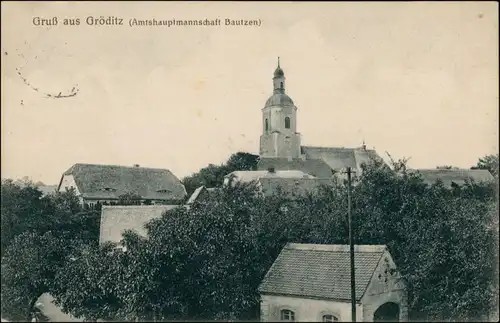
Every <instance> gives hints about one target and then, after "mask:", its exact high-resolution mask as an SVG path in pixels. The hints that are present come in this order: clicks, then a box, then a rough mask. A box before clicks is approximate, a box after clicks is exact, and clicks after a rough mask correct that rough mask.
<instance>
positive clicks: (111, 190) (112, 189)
mask: <svg viewBox="0 0 500 323" xmlns="http://www.w3.org/2000/svg"><path fill="white" fill-rule="evenodd" d="M101 191H104V192H114V191H116V189H114V188H112V187H103V188H102V189H101Z"/></svg>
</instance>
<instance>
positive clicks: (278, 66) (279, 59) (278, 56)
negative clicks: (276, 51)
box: [278, 56, 280, 67]
mask: <svg viewBox="0 0 500 323" xmlns="http://www.w3.org/2000/svg"><path fill="white" fill-rule="evenodd" d="M278 67H280V57H279V56H278Z"/></svg>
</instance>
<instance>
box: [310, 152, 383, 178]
mask: <svg viewBox="0 0 500 323" xmlns="http://www.w3.org/2000/svg"><path fill="white" fill-rule="evenodd" d="M301 150H302V153H303V154H305V155H306V158H307V159H320V160H322V161H324V162H325V163H326V164H327V165H328V166H329V167H330V168H331V169H332V170H340V169H344V168H346V167H351V168H353V169H355V170H357V171H359V172H360V171H361V165H362V164H363V163H365V164H368V163H369V162H370V161H371V160H373V159H375V160H382V158H381V157H380V156H379V155H378V154H377V152H376V151H375V150H370V149H364V148H339V147H312V146H302V147H301Z"/></svg>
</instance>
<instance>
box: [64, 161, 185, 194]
mask: <svg viewBox="0 0 500 323" xmlns="http://www.w3.org/2000/svg"><path fill="white" fill-rule="evenodd" d="M64 175H73V177H74V179H75V182H76V185H77V186H78V190H79V191H80V193H81V194H82V196H83V197H85V198H90V199H92V198H94V199H117V198H118V197H119V196H120V195H122V194H125V193H135V194H139V195H140V196H141V197H142V198H143V199H150V200H177V199H179V200H180V199H183V198H184V197H185V196H186V195H187V193H186V189H185V188H184V185H182V183H181V181H180V180H179V179H178V178H177V177H176V176H175V175H174V174H172V173H171V172H170V171H169V170H167V169H157V168H145V167H125V166H113V165H92V164H75V165H73V166H72V167H71V168H70V169H68V170H67V171H66V172H65V173H64V174H63V176H64ZM61 181H62V178H61Z"/></svg>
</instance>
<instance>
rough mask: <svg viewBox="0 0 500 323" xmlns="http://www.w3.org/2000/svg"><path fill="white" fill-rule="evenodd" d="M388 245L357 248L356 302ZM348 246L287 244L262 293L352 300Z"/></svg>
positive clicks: (261, 287) (274, 265)
mask: <svg viewBox="0 0 500 323" xmlns="http://www.w3.org/2000/svg"><path fill="white" fill-rule="evenodd" d="M386 250H387V249H386V246H385V245H355V246H354V253H355V257H354V268H355V274H356V299H357V300H360V299H361V298H362V297H363V294H364V293H365V291H366V289H367V288H368V285H369V283H370V282H371V280H372V276H373V274H374V272H375V270H376V269H377V267H378V264H379V261H380V260H381V259H382V256H383V255H384V253H385V252H386ZM350 276H351V275H350V257H349V245H321V244H296V243H288V244H287V245H286V246H285V247H284V248H283V250H282V251H281V253H280V254H279V256H278V258H276V260H275V261H274V264H273V265H272V266H271V268H270V269H269V271H268V272H267V274H266V276H265V277H264V279H263V281H262V283H261V285H260V286H259V292H261V293H263V294H279V295H291V296H299V297H300V296H303V297H304V296H305V297H315V298H323V299H336V300H350V299H351V280H350Z"/></svg>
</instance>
